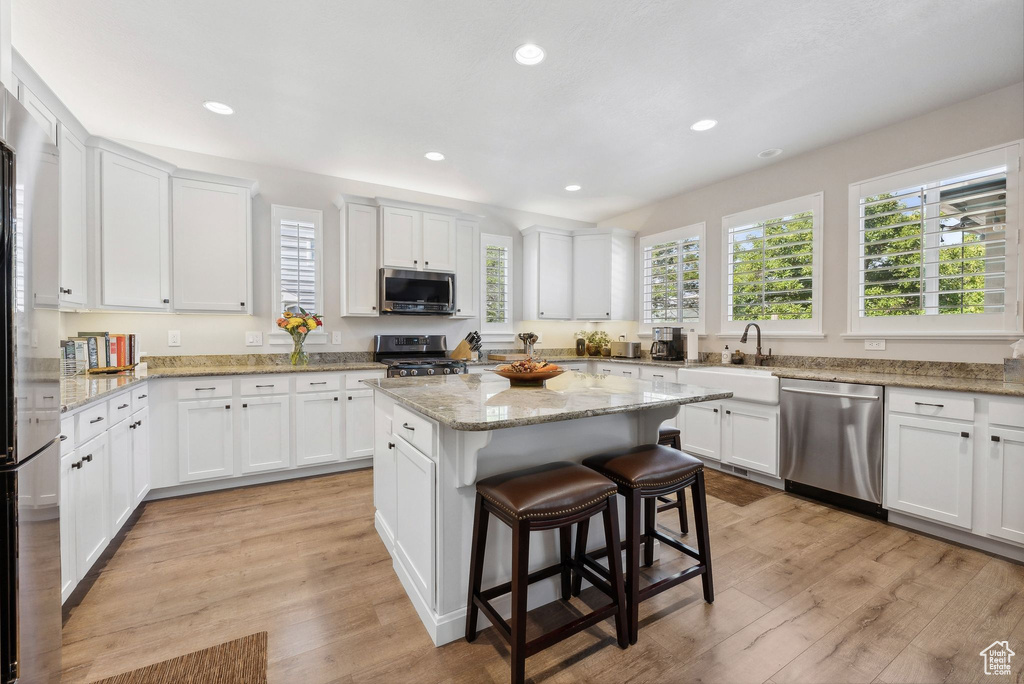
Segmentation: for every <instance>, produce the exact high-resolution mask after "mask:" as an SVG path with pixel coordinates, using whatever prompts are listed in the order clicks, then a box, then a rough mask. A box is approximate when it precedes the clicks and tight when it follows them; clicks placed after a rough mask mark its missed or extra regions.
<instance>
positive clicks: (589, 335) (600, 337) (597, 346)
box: [576, 330, 611, 356]
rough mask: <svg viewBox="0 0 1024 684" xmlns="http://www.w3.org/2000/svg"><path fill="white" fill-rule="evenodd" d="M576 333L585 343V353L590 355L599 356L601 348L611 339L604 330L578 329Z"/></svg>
mask: <svg viewBox="0 0 1024 684" xmlns="http://www.w3.org/2000/svg"><path fill="white" fill-rule="evenodd" d="M576 335H577V336H578V337H580V338H582V339H584V340H586V343H587V353H588V354H590V355H591V356H600V355H601V350H602V349H603V348H604V347H607V346H608V344H609V342H611V339H610V338H609V337H608V333H606V332H605V331H604V330H590V331H587V330H580V331H579V332H578V333H576Z"/></svg>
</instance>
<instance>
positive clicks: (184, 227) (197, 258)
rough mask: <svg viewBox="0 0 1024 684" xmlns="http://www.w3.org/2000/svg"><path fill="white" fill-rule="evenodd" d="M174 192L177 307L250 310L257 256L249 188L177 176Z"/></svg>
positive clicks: (175, 295)
mask: <svg viewBox="0 0 1024 684" xmlns="http://www.w3.org/2000/svg"><path fill="white" fill-rule="evenodd" d="M171 193H172V201H171V232H172V234H173V236H174V240H173V241H172V242H173V245H174V308H175V309H177V310H182V311H213V312H231V311H238V312H246V311H248V310H249V307H250V306H251V302H250V301H249V300H250V296H249V292H250V289H251V288H250V275H249V269H250V262H251V260H252V259H251V254H252V252H251V249H252V247H251V245H252V238H251V235H250V233H251V231H250V224H251V220H250V212H251V199H250V195H249V189H248V188H243V187H236V186H233V185H224V184H222V183H208V182H206V181H198V180H190V179H187V178H175V179H173V180H172V185H171Z"/></svg>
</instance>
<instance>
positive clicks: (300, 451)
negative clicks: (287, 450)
mask: <svg viewBox="0 0 1024 684" xmlns="http://www.w3.org/2000/svg"><path fill="white" fill-rule="evenodd" d="M341 423H342V417H341V402H340V401H339V400H338V393H337V392H314V393H309V394H296V395H295V434H296V435H301V438H300V439H297V440H296V441H295V465H297V466H307V465H317V464H319V463H335V462H337V461H340V460H341V457H342V449H341Z"/></svg>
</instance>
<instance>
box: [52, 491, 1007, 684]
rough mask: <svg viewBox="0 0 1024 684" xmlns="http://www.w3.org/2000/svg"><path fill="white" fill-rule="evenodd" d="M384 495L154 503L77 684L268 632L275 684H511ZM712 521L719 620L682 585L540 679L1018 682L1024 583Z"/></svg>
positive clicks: (765, 515) (801, 505) (673, 566)
mask: <svg viewBox="0 0 1024 684" xmlns="http://www.w3.org/2000/svg"><path fill="white" fill-rule="evenodd" d="M371 483H372V473H371V472H370V471H356V472H350V473H343V474H338V475H331V476H326V477H320V478H312V479H307V480H298V481H291V482H286V483H279V484H272V485H265V486H260V487H252V488H247V489H239V490H233V491H225V492H217V493H213V494H204V495H200V496H194V497H188V498H182V499H174V500H168V501H159V502H155V503H150V504H148V505H147V506H146V507H145V510H144V511H143V513H142V516H141V518H140V519H139V521H138V522H137V523H136V525H135V527H134V528H133V529H132V530H131V531H130V532H129V533H128V535H127V537H126V539H125V541H124V543H123V545H122V546H121V548H120V549H119V550H118V551H117V553H116V554H114V556H113V557H112V558H111V560H110V561H109V563H108V564H107V565H106V567H105V568H103V569H102V571H100V572H99V575H98V577H97V578H96V581H95V584H94V585H93V587H92V588H91V590H90V591H89V593H88V594H87V595H86V597H85V598H84V600H83V601H82V603H81V605H79V606H78V607H76V608H75V609H74V610H73V611H72V613H71V615H70V617H69V619H68V621H67V623H66V625H65V628H64V650H63V655H64V680H65V681H67V682H89V681H93V680H95V679H99V678H101V677H105V676H110V675H114V674H117V673H119V672H122V671H125V670H130V669H133V668H136V667H140V666H143V665H146V664H149V663H152V662H156V661H159V660H163V659H166V658H170V657H174V656H176V655H180V654H183V653H187V652H189V651H192V650H196V649H200V648H204V647H207V646H211V645H213V644H216V643H219V642H222V641H227V640H230V639H234V638H238V637H242V636H245V635H247V634H251V633H253V632H258V631H263V630H266V631H267V632H269V660H270V664H269V678H270V681H271V682H282V683H284V682H289V683H290V682H303V683H309V684H312V683H315V682H389V683H390V682H417V683H418V684H419V683H424V684H429V683H431V682H480V681H491V680H493V681H496V682H507V681H508V676H509V670H508V664H507V656H508V653H507V649H506V647H505V645H504V644H503V642H501V640H500V639H499V638H498V637H497V636H495V635H494V634H492V630H485V631H483V632H482V633H481V636H480V638H479V639H478V640H477V641H476V642H475V643H473V644H467V643H465V642H463V641H459V642H456V643H453V644H449V645H447V646H445V647H442V648H434V647H433V645H432V644H431V642H430V639H429V637H427V634H426V631H425V630H424V629H423V627H422V626H421V624H420V622H419V619H418V618H417V616H416V613H415V611H414V610H413V607H412V604H411V603H410V602H409V601H408V599H407V598H406V597H405V594H404V593H403V591H402V588H401V586H400V585H399V582H398V579H397V578H396V576H395V573H394V571H393V570H392V568H391V559H390V557H389V556H388V554H387V552H386V551H385V549H384V546H383V544H382V543H381V542H380V540H379V539H378V538H377V534H376V532H375V531H374V529H373V522H372V518H373V503H372V484H371ZM708 505H709V509H710V510H709V519H710V523H711V544H712V553H713V559H714V579H715V589H716V600H715V603H714V605H707V604H705V603H704V602H703V600H702V599H701V597H700V583H699V582H692V583H690V584H692V586H685V585H684V586H682V587H677V588H674V589H672V590H669V591H667V592H665V593H663V594H661V595H659V596H657V597H655V598H654V599H652V600H650V601H648V602H645V603H644V604H642V605H641V609H640V610H641V613H640V616H641V629H640V640H639V642H638V643H637V644H636V645H635V646H632V647H630V648H629V649H627V650H625V651H623V650H620V649H619V648H618V647H617V646H616V645H615V640H614V635H613V629H612V625H611V622H610V621H608V622H607V623H604V624H601V625H598V626H596V627H594V628H592V629H590V630H589V631H587V632H584V633H582V634H579V635H577V636H575V637H573V638H571V639H569V640H567V641H565V642H563V643H561V644H559V645H558V646H557V647H555V648H553V649H550V650H548V651H545V652H542V653H540V654H538V655H537V656H534V657H532V658H530V659H529V660H528V661H527V677H528V678H530V679H533V680H534V681H545V682H559V683H560V682H578V681H586V682H590V683H599V682H646V681H650V682H697V681H700V682H774V683H775V684H786V683H788V682H873V681H877V682H966V681H975V680H986V681H987V684H995V682H998V681H1003V682H1006V681H1014V682H1018V683H1019V682H1021V681H1024V567H1021V566H1019V565H1015V564H1013V563H1010V562H1007V561H1004V560H1000V559H997V558H992V557H990V556H987V555H985V554H983V553H980V552H977V551H972V550H968V549H963V548H960V547H957V546H953V545H950V544H945V543H942V542H939V541H936V540H933V539H930V538H927V537H923V536H921V535H917V534H913V533H910V532H907V531H904V530H901V529H899V528H896V527H892V526H889V525H885V524H883V523H880V522H877V521H873V520H868V519H865V518H862V517H859V516H855V515H852V514H849V513H845V512H842V511H838V510H835V509H832V508H829V507H826V506H823V505H819V504H817V503H813V502H810V501H806V500H803V499H800V498H797V497H794V496H791V495H788V494H785V493H782V492H779V493H776V494H772V495H771V496H768V497H766V498H763V499H761V500H759V501H755V502H753V503H751V504H749V505H747V506H736V505H733V504H730V503H727V502H725V501H722V500H719V499H715V498H713V497H712V498H710V499H709V502H708ZM660 522H662V523H663V524H664V525H665V526H666V527H668V528H670V529H671V526H672V525H673V524H674V523H675V512H674V511H669V512H666V513H662V514H661V518H660ZM665 555H666V556H668V552H665ZM686 564H689V562H683V561H681V560H677V559H676V558H675V557H674V556H673V557H667V558H665V560H662V561H659V562H658V563H656V566H655V568H654V569H653V570H652V572H651V573H650V574H652V575H656V574H662V573H666V572H674V571H676V570H677V568H678V567H682V566H683V565H686ZM580 601H583V603H586V602H587V601H603V597H602V598H595V597H593V596H592V595H588V593H587V592H584V596H583V597H581V599H574V603H573V604H571V605H569V606H566V605H565V604H558V603H556V604H551V605H550V606H548V607H546V608H544V609H542V610H539V611H535V613H534V614H531V621H532V623H531V628H533V629H539V628H540V627H541V626H548V625H551V624H555V623H557V622H558V621H559V620H564V619H565V618H566V617H567V616H568V615H570V614H571V613H573V612H574V611H577V610H579V609H580V608H584V609H585V606H583V605H582V604H581V603H580ZM1004 639H1008V640H1009V642H1010V647H1011V648H1013V649H1015V650H1016V651H1017V652H1018V653H1019V654H1020V655H1018V656H1017V657H1016V658H1015V659H1014V660H1015V662H1013V666H1014V669H1013V675H1012V676H1011V677H998V678H997V677H986V676H985V675H984V674H983V670H982V659H981V657H980V656H979V655H978V654H979V652H980V651H981V650H982V649H983V648H985V647H986V646H988V645H989V644H990V643H992V642H993V641H996V640H1000V641H1001V640H1004Z"/></svg>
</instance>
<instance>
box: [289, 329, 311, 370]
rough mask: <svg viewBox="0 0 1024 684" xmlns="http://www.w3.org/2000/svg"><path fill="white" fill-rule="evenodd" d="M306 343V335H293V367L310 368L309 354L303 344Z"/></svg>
mask: <svg viewBox="0 0 1024 684" xmlns="http://www.w3.org/2000/svg"><path fill="white" fill-rule="evenodd" d="M305 341H306V336H305V335H292V344H293V347H292V353H291V356H290V358H291V362H292V365H293V366H308V365H309V354H307V353H306V350H305V349H303V348H302V343H303V342H305Z"/></svg>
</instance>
